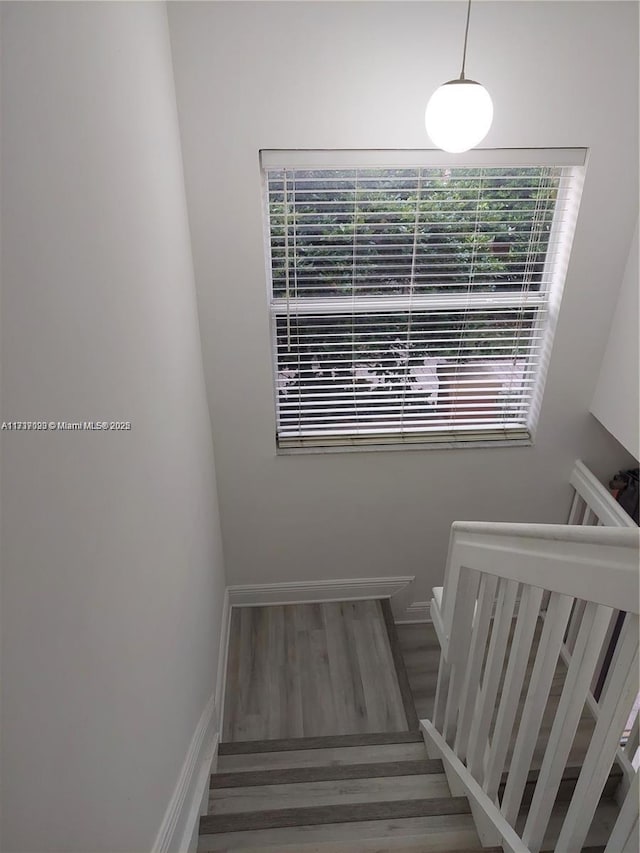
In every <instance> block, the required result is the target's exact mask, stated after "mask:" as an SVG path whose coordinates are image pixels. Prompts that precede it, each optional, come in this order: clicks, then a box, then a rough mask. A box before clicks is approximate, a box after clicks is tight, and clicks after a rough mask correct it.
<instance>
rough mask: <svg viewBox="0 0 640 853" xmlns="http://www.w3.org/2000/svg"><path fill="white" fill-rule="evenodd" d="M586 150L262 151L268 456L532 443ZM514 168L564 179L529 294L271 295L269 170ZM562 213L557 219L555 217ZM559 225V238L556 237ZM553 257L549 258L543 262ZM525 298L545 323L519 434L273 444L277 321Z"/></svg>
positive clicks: (496, 304) (490, 306) (482, 305)
mask: <svg viewBox="0 0 640 853" xmlns="http://www.w3.org/2000/svg"><path fill="white" fill-rule="evenodd" d="M587 160H588V149H586V148H560V149H558V148H555V149H548V148H545V149H475V150H473V151H470V152H467V153H466V154H463V155H451V154H447V153H445V152H443V151H432V150H420V151H416V150H413V149H403V150H396V151H383V150H346V149H340V150H327V149H326V150H322V151H318V150H301V149H296V150H262V151H260V166H261V177H262V188H263V194H262V197H263V205H264V207H263V212H264V217H263V221H264V241H265V261H266V274H267V287H268V298H269V306H270V331H271V344H272V362H273V394H274V407H275V415H276V431H275V432H276V435H275V438H276V452H277V454H282V455H290V454H299V453H302V454H306V453H327V452H345V451H346V452H353V451H371V450H408V449H445V448H446V449H459V448H469V447H473V448H478V447H483V448H488V447H505V446H506V447H513V446H519V447H527V446H531V445H532V444H533V443H534V439H535V432H536V428H537V424H538V421H539V417H540V409H541V404H542V396H543V392H544V386H545V382H546V377H547V372H548V367H549V359H550V352H551V347H552V345H553V340H554V337H555V330H556V325H557V318H558V310H559V307H560V302H561V298H562V291H563V288H564V283H565V279H566V273H567V268H568V262H569V256H570V252H571V246H572V243H573V238H574V234H575V227H576V220H577V213H578V209H579V205H580V199H581V195H582V189H583V185H584V178H585V172H586V165H587ZM483 166H487V167H494V168H509V167H513V168H520V167H545V166H549V167H554V168H560V169H562V173H561V177H562V178H565V177H568V178H569V179H570V180H569V181H567V182H566V184H561V188H560V189H559V190H558V195H557V198H556V202H555V206H554V212H553V219H552V226H551V230H550V236H549V243H548V246H547V250H546V255H545V264H544V272H543V274H542V279H541V280H542V282H545V287H544V288H542V287H541V288H540V289H539V290H537V291H531V290H529V291H528V292H527V293H526V297H525V296H523V293H522V292H521V291H520V292H519V291H517V290H514V291H503V292H495V291H494V292H478V293H471V294H470V293H468V292H465V293H452V294H448V295H447V294H442V293H425V294H417V295H416V294H408V295H396V296H373V295H360V296H332V297H323V296H304V297H298V298H293V297H290V296H289V297H274V295H273V276H272V271H273V266H272V256H271V228H270V218H269V195H268V172H269V171H272V170H284V169H286V170H320V169H335V170H340V169H372V168H383V169H385V168H388V169H393V168H402V167H409V168H411V167H413V168H420V167H424V168H438V167H451V168H479V167H483ZM559 210H564V211H565V212H564V214H563V216H561V217H559V214H558V211H559ZM560 224H561V225H562V226H563V229H564V233H562V234H561V233H559V227H560ZM551 258H554V260H550V259H551ZM525 298H526V308H527V310H533V311H535V314H536V321H535V322H536V323H537V322H538V320H537V318H538V316H539V314H540V312H541V311H546V317H545V319H544V321H543V323H542V324H541V327H540V328H541V332H542V335H541V351H540V354H539V355H538V356H537V357H536V358H535V360H534V358H533V357H532V355H531V352H529V353H527V356H526V358H527V360H528V364H529V365H532V364H533V365H534V366H535V374H534V381H533V384H532V390H531V394H530V399H529V401H528V417H527V424H526V428H522V429H516V428H510V429H509V430H508V434H507V433H506V431H505V429H504V428H500V427H498V426H497V427H496V428H495V429H494V430H490V429H486V428H485V429H482V430H476V431H475V432H474V430H473V428H472V427H470V426H466V427H464V428H460V430H459V431H458V433H457V435H460V436H462V437H455V438H454V437H451V438H448V437H447V435H448V433H449V434H451V433H452V432H453V430H449V431H447V430H446V429H443V430H441V431H434V432H433V433H430V434H427V433H425V432H422V433H414V434H411V433H405V434H401V433H399V432H396V433H392V434H391V435H382V434H377V435H371V436H363V435H355V434H354V435H351V436H346V435H342V436H339V437H335V438H334V437H329V436H326V437H323V438H317V437H316V438H297V439H284V440H282V439H280V438H279V436H278V426H279V412H280V400H279V380H278V377H279V363H278V332H277V324H278V319H279V318H281V317H283V316H305V315H307V316H309V315H322V316H329V315H332V314H335V315H339V314H341V315H344V314H349V315H358V314H369V313H381V314H382V313H385V314H392V313H393V312H394V311H396V312H402V311H411V310H423V311H429V310H431V311H438V310H440V311H455V310H456V307H457V308H458V310H460V311H464V310H469V309H472V310H476V311H479V310H481V309H485V310H489V311H490V310H495V309H497V308H513V309H514V310H522V309H523V301H524V300H525Z"/></svg>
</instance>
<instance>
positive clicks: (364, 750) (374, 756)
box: [217, 743, 427, 773]
mask: <svg viewBox="0 0 640 853" xmlns="http://www.w3.org/2000/svg"><path fill="white" fill-rule="evenodd" d="M425 758H427V752H426V749H425V747H424V743H399V744H381V745H375V746H355V747H346V748H342V749H339V748H331V749H307V750H287V751H284V752H267V753H251V754H246V755H245V754H241V755H221V756H219V757H218V767H217V770H218V772H219V773H235V772H246V771H255V770H283V769H285V768H287V767H327V766H340V765H344V764H369V763H373V762H375V763H378V762H382V761H419V760H421V759H425Z"/></svg>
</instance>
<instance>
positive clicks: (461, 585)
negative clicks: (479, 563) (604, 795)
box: [442, 567, 480, 744]
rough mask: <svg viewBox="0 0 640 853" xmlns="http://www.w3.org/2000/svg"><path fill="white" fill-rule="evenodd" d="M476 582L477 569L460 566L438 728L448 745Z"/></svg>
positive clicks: (455, 716)
mask: <svg viewBox="0 0 640 853" xmlns="http://www.w3.org/2000/svg"><path fill="white" fill-rule="evenodd" d="M479 583H480V573H479V572H473V571H470V570H469V569H465V568H464V567H462V568H461V569H460V575H459V577H458V589H457V591H456V599H455V602H454V606H453V618H452V622H451V635H450V637H449V638H448V644H449V655H448V660H449V663H450V664H451V677H450V679H449V691H448V696H447V705H446V708H445V712H444V726H443V730H442V735H443V737H444V739H445V740H446V741H447V742H448V743H450V744H453V740H454V737H455V734H456V728H457V724H458V710H459V706H460V692H461V690H462V682H463V679H464V671H465V666H466V662H467V660H468V658H469V644H470V642H471V632H472V628H473V614H474V611H475V606H476V598H477V595H478V585H479Z"/></svg>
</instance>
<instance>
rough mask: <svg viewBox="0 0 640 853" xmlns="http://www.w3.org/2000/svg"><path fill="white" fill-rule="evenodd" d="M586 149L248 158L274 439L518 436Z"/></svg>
mask: <svg viewBox="0 0 640 853" xmlns="http://www.w3.org/2000/svg"><path fill="white" fill-rule="evenodd" d="M585 154H586V152H585V151H584V150H582V149H579V150H574V149H572V150H567V149H562V150H559V151H549V150H544V151H522V150H519V151H504V150H502V151H476V152H470V154H469V155H464V156H465V158H466V159H465V161H464V164H463V165H461V164H459V163H458V162H457V161H459V160H460V159H461V158H460V157H458V158H456V162H447V160H446V159H444V158H445V157H447V156H448V157H449V158H451V155H444V154H443V152H416V151H413V152H411V151H402V152H379V151H378V152H373V151H367V152H364V151H359V152H348V151H333V152H332V151H318V152H310V151H263V152H261V161H262V169H263V176H264V189H265V202H266V204H265V207H266V216H267V223H268V226H267V231H268V234H267V241H268V249H267V250H268V258H269V262H268V275H269V278H270V282H271V314H272V333H273V350H274V374H275V377H276V379H275V386H276V387H275V396H276V410H277V441H278V445H279V447H281V448H295V447H305V446H310V447H312V446H318V447H322V446H326V447H331V446H339V445H358V444H368V445H381V446H385V445H389V444H403V443H416V442H417V443H424V444H427V443H437V444H439V445H443V444H459V443H468V442H473V443H475V442H479V441H481V442H501V441H502V442H504V441H508V442H512V441H514V440H516V441H517V440H521V441H525V442H527V441H530V439H531V435H532V430H533V428H534V425H535V420H536V418H537V414H538V411H539V407H540V399H541V394H542V387H543V383H544V374H545V369H546V362H547V360H548V355H549V351H550V346H551V340H552V336H553V328H554V324H555V316H556V314H557V309H558V304H559V298H560V295H561V291H562V286H563V283H564V275H565V271H566V266H567V261H568V253H569V250H570V244H571V240H572V237H573V231H574V227H575V219H576V213H577V207H578V203H579V196H580V192H581V186H582V179H583V171H584V162H585Z"/></svg>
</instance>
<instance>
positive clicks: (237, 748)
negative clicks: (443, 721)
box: [218, 731, 423, 755]
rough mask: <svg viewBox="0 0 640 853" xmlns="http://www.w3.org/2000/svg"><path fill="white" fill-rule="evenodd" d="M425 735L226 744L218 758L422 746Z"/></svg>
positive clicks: (378, 734)
mask: <svg viewBox="0 0 640 853" xmlns="http://www.w3.org/2000/svg"><path fill="white" fill-rule="evenodd" d="M422 742H423V738H422V733H421V732H419V731H411V732H408V731H407V732H374V733H371V732H370V733H363V734H350V735H323V736H321V737H295V738H278V739H275V738H274V739H272V740H240V741H223V742H222V743H220V744H218V755H247V754H255V753H260V752H286V751H288V750H301V749H340V748H342V747H346V746H376V745H381V744H387V743H422Z"/></svg>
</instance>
